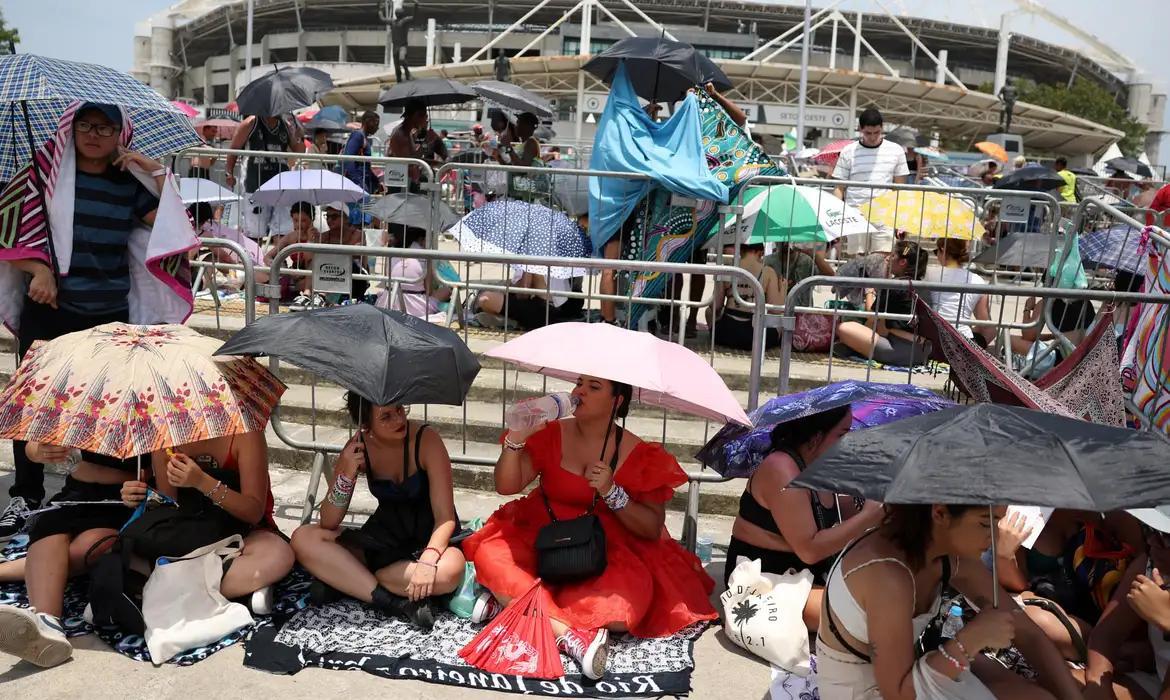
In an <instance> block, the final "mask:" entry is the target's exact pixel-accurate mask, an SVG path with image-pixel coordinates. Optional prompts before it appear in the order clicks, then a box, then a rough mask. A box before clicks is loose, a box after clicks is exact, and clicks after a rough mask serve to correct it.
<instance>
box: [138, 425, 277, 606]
mask: <svg viewBox="0 0 1170 700" xmlns="http://www.w3.org/2000/svg"><path fill="white" fill-rule="evenodd" d="M151 464H152V468H153V472H154V481H155V488H156V489H157V490H158V491H159V492H160V493H163V494H165V495H167V496H169V497H170V498H173V499H176V500H177V499H179V498H180V496H179V490H180V489H194V490H195V491H197V492H199V493H200V494H202V496H203V497H204V498H206V499H207V500H209V501H211V503H213V504H214V505H216V506H218V507H219V508H221V509H222V510H223V511H224V512H225V513H226V514H227V515H229V516H230V517H231V521H234V522H233V527H235V522H238V523H239V525H238V529H237V531H238V532H240V533H241V534H243V535H244V548H243V550H241V552H240V556H238V557H236V558H235V559H233V560H232V561H231V562H230V563H229V564H228V568H227V570H225V571H224V574H223V580H222V581H221V582H220V588H219V590H220V593H222V594H223V596H224V597H225V598H227V599H229V600H232V599H236V598H245V599H247V598H249V597H250V600H249V602H250V603H251V608H252V610H253V612H257V613H262V614H263V613H267V612H269V611H271V608H272V588H271V586H272V585H273V584H275V583H276V582H277V581H279V580H281V579H283V578H284V577H285V576H287V575H288V572H290V571H292V567H293V564H294V563H295V562H294V557H293V552H292V548H291V547H289V545H288V540H287V539H286V538H285V537H284V536H283V535H281V534H280V530H279V529H278V528H277V527H276V521H275V520H274V519H273V505H274V504H273V498H272V490H271V484H270V482H269V479H268V445H267V443H266V442H265V439H264V433H263V432H261V431H256V432H251V433H243V434H241V435H229V436H227V437H221V438H215V439H213V440H200V441H199V442H191V443H187V444H186V445H179V446H178V447H174V448H172V449H170V450H169V451H168V450H159V451H157V452H155V453H154V454H153V455H151ZM146 488H147V485H146V484H145V483H143V482H140V481H133V482H127V483H126V484H125V486H124V487H123V489H122V500H123V501H124V502H125V503H126V505H128V506H130V507H132V508H133V507H137V506H138V504H139V503H141V502H142V499H143V498H145V497H146Z"/></svg>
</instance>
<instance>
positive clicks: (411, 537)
mask: <svg viewBox="0 0 1170 700" xmlns="http://www.w3.org/2000/svg"><path fill="white" fill-rule="evenodd" d="M346 408H347V409H348V410H349V415H350V417H351V418H352V419H353V422H354V425H356V426H357V428H358V432H357V434H356V435H354V436H353V438H351V439H350V441H349V442H348V443H346V445H345V448H344V449H343V450H342V451H341V455H340V456H338V458H337V462H336V463H335V464H334V466H333V474H334V477H333V484H332V485H331V487H330V490H329V496H328V497H327V498H326V499H325V501H324V502H323V503H322V504H321V519H320V521H319V522H318V523H317V524H316V525H312V524H310V525H302V526H301V527H299V528H297V531H296V532H294V533H293V538H292V546H293V550H295V551H296V554H297V561H299V562H300V563H301V566H303V567H305V568H306V569H308V570H309V573H311V574H313V576H315V577H316V578H317V581H315V582H314V583H313V586H312V588H311V589H310V592H311V594H312V600H313V602H314V603H317V604H322V603H326V602H329V601H331V600H334V599H336V598H337V597H339V595H340V594H344V595H348V596H350V597H352V598H356V599H358V600H360V601H362V602H364V603H368V604H370V605H372V606H373V607H374V608H376V609H377V610H379V611H381V612H382V613H384V614H386V615H389V616H394V617H400V618H403V619H405V620H407V621H408V622H411V623H413V624H414V625H416V626H418V627H420V628H422V629H424V630H427V631H429V630H430V629H431V628H432V627H434V624H435V613H434V610H433V609H432V607H431V598H432V597H433V596H441V595H446V594H448V593H451V592H453V591H454V590H455V589H456V588H458V586H459V584H460V582H461V581H462V580H463V565H464V559H463V554H462V553H461V552H460V551H459V548H458V547H451V546H449V545H450V541H451V536H452V535H454V534H455V531H456V530H457V529H458V527H459V519H458V518H457V517H456V515H455V492H454V489H453V487H452V484H451V459H450V457H448V456H447V448H446V447H445V446H444V445H443V439H442V438H441V437H440V436H439V434H438V433H437V432H435V431H434V430H427V426H426V425H425V424H423V425H418V424H416V423H413V422H411V421H410V420H408V419H407V415H408V414H409V407H407V406H398V405H393V406H375V405H373V404H372V403H370V401H369V400H367V399H365V398H363V397H361V396H359V395H357V394H356V393H354V392H352V391H351V392H349V394H348V395H347V396H346ZM363 472H364V473H365V475H366V484H367V486H369V489H370V493H371V494H373V496H374V498H376V499H377V501H378V508H377V510H375V511H374V514H373V515H371V516H370V517H369V519H368V520H366V522H365V524H363V525H362V526H361V528H357V529H355V528H343V527H342V526H341V523H342V520H343V519H344V518H345V515H346V513H347V512H348V510H349V502H350V499H351V498H352V497H353V491H354V486H355V484H356V482H357V479H358V474H359V473H363Z"/></svg>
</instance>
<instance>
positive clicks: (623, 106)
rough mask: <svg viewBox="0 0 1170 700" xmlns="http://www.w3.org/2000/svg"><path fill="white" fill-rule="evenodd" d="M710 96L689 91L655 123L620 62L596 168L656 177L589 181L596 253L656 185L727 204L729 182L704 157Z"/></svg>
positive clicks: (596, 148) (596, 145)
mask: <svg viewBox="0 0 1170 700" xmlns="http://www.w3.org/2000/svg"><path fill="white" fill-rule="evenodd" d="M705 96H706V95H705V93H704V94H690V95H687V97H686V98H685V99H683V101H682V103H681V104H680V106H679V108H678V109H677V110H676V111H675V113H674V114H673V115H671V117H670V119H668V120H667V121H665V122H655V121H654V120H652V119H650V117H648V116H647V115H646V113H645V112H644V111H643V110H642V107H641V104H640V103H639V102H638V96H637V94H635V92H634V87H633V84H631V83H630V78H629V75H628V74H627V73H626V66H625V64H624V63H623V64H621V65H620V66H618V69H617V72H615V73H614V78H613V88H612V89H611V90H610V93H609V99H608V100H607V101H606V104H605V111H604V112H602V114H601V121H599V122H598V124H597V135H596V136H595V137H594V139H593V158H592V161H591V165H590V168H591V169H592V170H609V171H615V172H623V173H634V174H640V175H649V176H650V177H651V180H627V179H622V178H616V177H593V178H590V179H589V235H590V237H591V238H592V239H593V251H594V255H598V256H600V255H601V251H602V248H604V247H605V244H606V243H608V242H609V241H610V239H612V238H613V237H614V235H615V234H616V233H617V232H618V230H619V229H620V228H621V226H622V223H624V222H625V220H626V219H627V218H628V217H629V216H630V214H631V213H632V212H633V211H634V207H636V206H637V205H638V202H640V201H641V200H642V199H643V198H644V197H645V196H646V194H647V193H648V192H649V191H650V188H651V186H652V185H653V184H657V185H659V186H661V187H662V188H664V189H665V190H667V191H669V192H674V193H677V194H680V195H684V196H686V197H693V198H695V199H700V200H712V201H717V202H719V203H721V204H726V203H727V197H728V188H727V185H726V184H725V183H723V182H721V181H720V180H718V179H717V178H716V177H715V176H714V174H713V173H712V172H711V171H710V170H709V169H708V166H707V162H706V158H704V144H703V133H702V129H701V126H700V99H702V97H705ZM707 99H708V100H710V98H709V97H708V98H707ZM712 102H713V100H712ZM720 111H722V110H720Z"/></svg>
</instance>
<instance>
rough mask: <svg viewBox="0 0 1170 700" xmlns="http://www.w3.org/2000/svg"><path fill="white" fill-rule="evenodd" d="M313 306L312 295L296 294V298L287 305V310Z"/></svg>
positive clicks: (305, 309) (299, 309) (303, 309)
mask: <svg viewBox="0 0 1170 700" xmlns="http://www.w3.org/2000/svg"><path fill="white" fill-rule="evenodd" d="M311 308H313V297H311V296H309V295H308V294H298V295H297V298H296V299H293V300H292V303H291V304H289V305H288V310H289V311H308V310H309V309H311Z"/></svg>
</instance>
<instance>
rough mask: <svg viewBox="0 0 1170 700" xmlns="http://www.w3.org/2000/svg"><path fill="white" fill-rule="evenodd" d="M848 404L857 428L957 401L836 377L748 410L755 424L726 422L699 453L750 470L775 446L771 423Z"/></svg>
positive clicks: (718, 467) (717, 463) (720, 466)
mask: <svg viewBox="0 0 1170 700" xmlns="http://www.w3.org/2000/svg"><path fill="white" fill-rule="evenodd" d="M846 404H851V405H852V407H853V427H852V429H853V430H860V429H862V428H874V427H877V426H879V425H885V424H886V423H892V422H894V421H897V420H902V419H904V418H908V417H910V416H917V415H921V414H923V413H931V412H933V411H940V410H942V409H944V408H947V407H949V406H953V405H954V403H953V402H951V401H948V400H946V399H943V398H940V397H938V396H937V395H935V394H934V393H932V392H931V391H929V390H928V389H924V388H922V387H919V386H914V385H912V384H879V383H877V382H861V381H855V380H849V381H844V382H835V383H833V384H828V385H825V386H822V387H817V388H816V389H811V390H809V391H804V392H801V393H799V394H789V395H787V396H778V397H776V398H774V399H772V400H770V401H768V403H766V404H764V405H763V406H760V407H759V408H757V409H756V410H755V411H752V413H751V416H749V417H750V418H751V420H752V424H753V425H754V426H755V427H754V428H751V429H748V428H743V427H741V426H738V425H726V426H724V427H723V428H722V429H721V430H720V431H719V432H718V433H716V435H715V437H713V438H711V440H710V441H708V442H707V444H706V445H704V446H703V449H701V450H699V453H698V454H697V455H696V457H697V458H698V459H699V460H700V461H701V462H703V464H705V465H707V466H709V467H711V468H712V469H714V470H715V471H717V472H719V473H720V474H722V475H723V476H727V477H744V476H750V475H751V473H752V472H754V471H755V469H756V467H758V466H760V462H762V461H764V458H765V457H767V456H768V454H769V453H771V452H772V428H774V427H775V426H777V425H779V424H781V423H787V422H788V421H792V420H796V419H798V418H804V417H805V416H810V415H813V414H814V413H821V412H823V411H828V410H831V409H834V408H837V407H839V406H844V405H846Z"/></svg>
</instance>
